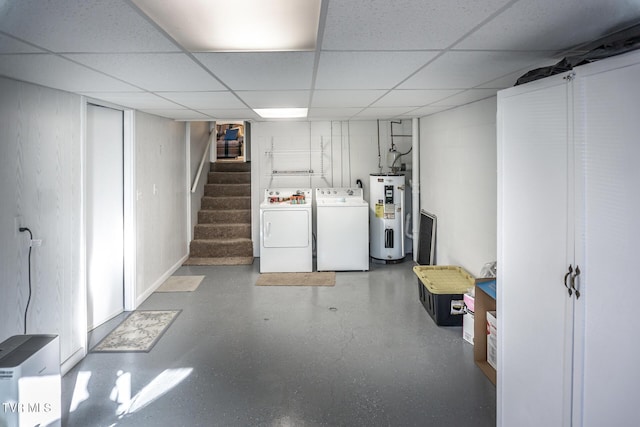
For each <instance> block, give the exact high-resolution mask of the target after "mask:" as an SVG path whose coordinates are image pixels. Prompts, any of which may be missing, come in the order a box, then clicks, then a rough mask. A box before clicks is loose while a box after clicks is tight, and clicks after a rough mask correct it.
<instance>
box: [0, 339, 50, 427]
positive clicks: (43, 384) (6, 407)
mask: <svg viewBox="0 0 640 427" xmlns="http://www.w3.org/2000/svg"><path fill="white" fill-rule="evenodd" d="M61 386H62V383H61V377H60V344H59V340H58V336H57V335H15V336H13V337H11V338H9V339H7V340H6V341H4V342H2V343H0V427H27V426H28V427H33V426H42V427H44V426H60V425H61V420H60V416H61V406H62V405H61V399H60V395H61Z"/></svg>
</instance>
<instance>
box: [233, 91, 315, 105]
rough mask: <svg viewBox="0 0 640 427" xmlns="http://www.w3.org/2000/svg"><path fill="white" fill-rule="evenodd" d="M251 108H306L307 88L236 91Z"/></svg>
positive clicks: (307, 101) (307, 99)
mask: <svg viewBox="0 0 640 427" xmlns="http://www.w3.org/2000/svg"><path fill="white" fill-rule="evenodd" d="M236 94H237V95H238V96H239V97H240V98H242V100H243V101H244V102H246V103H247V105H249V106H250V107H251V108H306V107H307V105H308V104H309V91H308V90H289V91H284V90H283V91H237V92H236Z"/></svg>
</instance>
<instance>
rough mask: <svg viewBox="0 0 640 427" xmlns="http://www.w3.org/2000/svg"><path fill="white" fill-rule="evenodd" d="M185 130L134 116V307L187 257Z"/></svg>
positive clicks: (180, 124)
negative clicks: (135, 256)
mask: <svg viewBox="0 0 640 427" xmlns="http://www.w3.org/2000/svg"><path fill="white" fill-rule="evenodd" d="M185 126H186V124H185V123H184V122H175V121H173V120H167V119H164V118H161V117H158V116H153V115H150V114H145V113H141V112H136V114H135V140H136V189H137V195H138V197H137V198H138V201H137V208H136V215H137V219H136V224H137V234H136V242H137V259H136V265H137V275H136V296H137V303H138V304H139V303H141V302H142V301H144V300H145V299H146V298H147V297H148V296H149V295H150V294H151V293H153V291H155V290H156V288H157V287H158V286H160V285H161V284H162V282H164V281H165V280H166V279H167V277H169V276H170V275H171V274H172V273H173V272H174V271H175V270H176V269H177V268H178V267H180V265H182V263H183V262H184V261H185V260H186V258H187V256H188V244H189V242H188V239H187V229H186V226H187V203H188V200H189V198H188V192H189V187H190V183H188V182H187V178H186V174H187V172H186V167H187V159H186V150H185V146H184V144H185V134H186V127H185Z"/></svg>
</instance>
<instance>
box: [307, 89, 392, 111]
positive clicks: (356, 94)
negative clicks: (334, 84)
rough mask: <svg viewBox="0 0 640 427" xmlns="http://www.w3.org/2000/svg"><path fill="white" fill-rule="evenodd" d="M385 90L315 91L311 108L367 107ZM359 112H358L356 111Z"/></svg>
mask: <svg viewBox="0 0 640 427" xmlns="http://www.w3.org/2000/svg"><path fill="white" fill-rule="evenodd" d="M386 92H387V91H386V90H364V89H363V90H316V91H314V92H313V100H312V101H311V106H312V107H316V108H336V107H360V108H362V107H368V106H369V105H371V103H372V102H373V101H375V100H376V99H378V98H380V97H381V96H382V95H384V94H385V93H386ZM358 111H359V110H358Z"/></svg>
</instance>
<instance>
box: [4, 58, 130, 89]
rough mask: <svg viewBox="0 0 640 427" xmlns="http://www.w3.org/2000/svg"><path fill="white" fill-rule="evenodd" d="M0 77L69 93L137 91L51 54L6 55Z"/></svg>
mask: <svg viewBox="0 0 640 427" xmlns="http://www.w3.org/2000/svg"><path fill="white" fill-rule="evenodd" d="M3 58H4V59H6V58H8V59H9V60H8V61H0V75H4V76H6V77H10V78H13V79H16V80H22V81H27V82H31V83H35V84H39V85H42V86H48V87H51V88H54V89H61V90H66V91H68V92H80V93H81V92H87V91H94V92H114V91H136V90H137V88H135V87H133V86H130V85H128V84H126V83H123V82H121V81H118V80H116V79H113V78H111V77H108V76H105V75H104V74H101V73H99V72H97V71H93V70H89V69H87V68H86V67H83V66H81V65H78V64H75V63H73V62H71V61H67V60H66V59H64V58H61V57H59V56H56V55H50V54H24V55H7V56H5V57H3Z"/></svg>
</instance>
